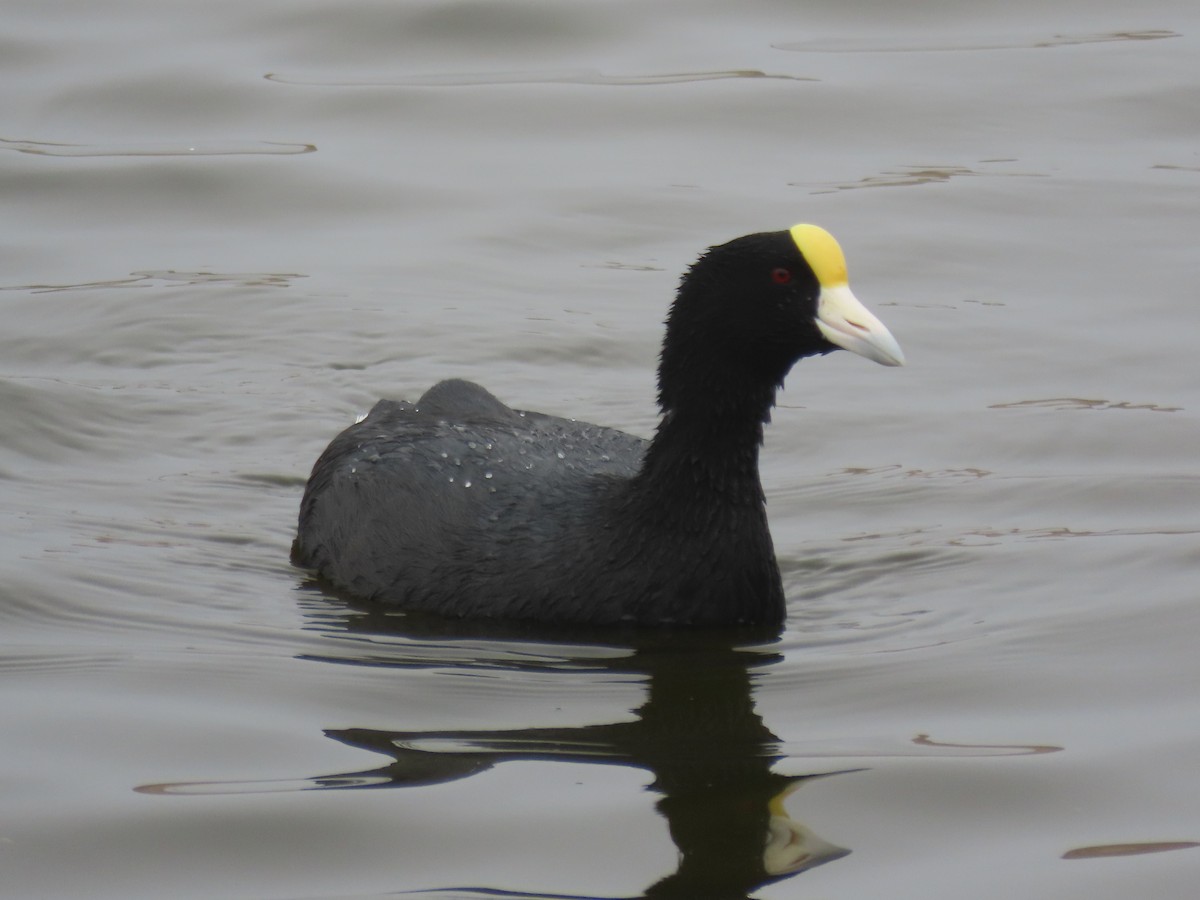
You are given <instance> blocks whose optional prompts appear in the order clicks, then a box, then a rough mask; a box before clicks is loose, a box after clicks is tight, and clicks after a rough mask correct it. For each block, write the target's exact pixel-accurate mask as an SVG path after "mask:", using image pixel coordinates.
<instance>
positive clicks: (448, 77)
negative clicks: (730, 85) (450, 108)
mask: <svg viewBox="0 0 1200 900" xmlns="http://www.w3.org/2000/svg"><path fill="white" fill-rule="evenodd" d="M263 77H264V78H265V79H266V80H267V81H275V82H278V83H280V84H291V85H299V86H304V87H479V86H483V85H489V86H490V85H501V84H581V85H592V86H596V85H600V86H608V85H621V86H625V85H655V84H690V83H692V82H695V81H718V80H722V79H727V78H771V79H779V80H783V81H820V79H819V78H807V77H804V76H800V75H783V74H779V73H769V72H762V71H759V70H758V69H729V70H726V71H714V72H667V73H662V74H657V75H605V74H604V73H603V72H597V71H594V70H592V69H570V70H565V71H562V70H560V71H553V70H552V71H545V72H537V71H533V72H519V71H518V72H461V73H455V72H447V73H435V74H427V75H390V76H377V77H375V76H364V77H362V78H334V79H323V78H312V79H310V78H305V77H303V76H292V75H282V74H280V73H278V72H268V73H267V74H266V75H264V76H263Z"/></svg>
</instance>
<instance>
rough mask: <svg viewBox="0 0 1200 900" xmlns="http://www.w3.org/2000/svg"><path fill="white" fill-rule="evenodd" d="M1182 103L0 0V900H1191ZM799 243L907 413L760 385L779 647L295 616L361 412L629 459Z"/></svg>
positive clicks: (964, 72)
mask: <svg viewBox="0 0 1200 900" xmlns="http://www.w3.org/2000/svg"><path fill="white" fill-rule="evenodd" d="M1198 52H1200V7H1197V6H1196V4H1195V3H1194V2H1192V0H1152V2H1149V3H1145V4H1138V5H1130V4H1128V3H1116V2H1086V0H1066V2H1062V3H1055V4H1046V3H1033V2H1029V0H1017V2H1016V3H1012V2H1004V3H1001V2H998V0H989V2H981V3H973V4H946V3H935V2H930V0H924V2H915V3H907V4H887V3H879V2H867V3H858V4H847V3H835V2H830V0H818V2H815V3H810V4H804V5H801V4H796V3H784V2H765V0H763V2H740V3H736V4H734V3H711V2H686V3H685V2H681V0H671V2H656V3H631V2H581V3H571V4H566V3H551V2H503V3H502V2H491V3H485V2H465V3H449V2H436V0H425V2H394V3H382V2H369V0H349V2H332V0H313V2H309V3H303V4H298V3H282V2H271V0H266V2H241V3H230V2H211V3H204V4H201V3H189V4H184V3H178V2H176V3H157V2H156V3H151V2H148V0H123V2H108V3H104V4H92V3H81V2H78V0H74V2H72V0H62V2H52V3H47V2H37V3H34V2H30V0H24V2H21V0H15V2H14V0H9V2H8V3H6V4H5V8H4V29H3V35H2V36H0V73H2V75H3V77H2V78H0V110H2V111H3V112H2V115H0V128H2V131H0V192H2V193H0V197H2V198H3V207H2V208H3V214H2V215H0V236H2V240H0V267H2V268H0V308H2V310H3V323H4V324H3V329H2V332H0V531H2V534H3V541H2V544H0V635H2V638H0V641H2V649H0V669H2V676H0V715H2V717H3V723H4V725H3V729H2V730H0V745H2V751H0V752H2V759H3V761H4V765H3V770H2V773H3V789H2V790H0V811H2V815H0V821H2V822H3V825H2V828H0V894H2V895H3V896H6V897H22V898H24V897H105V898H107V897H112V898H118V897H119V898H142V897H146V898H152V897H153V898H158V897H165V896H170V897H198V898H213V897H228V898H299V897H368V896H380V895H385V894H393V893H397V892H400V893H404V892H410V893H412V894H413V895H415V896H429V897H485V896H496V894H495V893H494V892H496V891H500V892H508V893H502V894H500V896H521V897H534V896H545V895H569V896H579V897H635V896H642V895H644V894H646V893H647V892H648V891H649V892H651V893H652V894H653V895H654V896H662V897H699V898H704V897H717V896H720V897H745V896H753V897H757V898H762V900H772V898H800V897H846V898H862V897H877V896H887V897H890V898H922V900H930V898H951V897H953V898H959V897H975V898H1012V897H1039V898H1089V900H1096V898H1099V900H1108V898H1113V900H1116V898H1122V900H1123V898H1128V897H1154V898H1191V897H1194V896H1196V887H1195V886H1196V883H1197V880H1198V879H1200V849H1197V847H1196V846H1195V844H1196V842H1197V841H1200V813H1198V812H1197V810H1200V787H1198V785H1200V782H1198V781H1197V779H1196V771H1197V766H1198V765H1200V710H1198V704H1197V683H1198V681H1200V654H1198V653H1197V652H1196V643H1197V638H1196V636H1197V628H1198V627H1200V612H1198V605H1197V600H1198V599H1200V570H1198V564H1200V467H1198V465H1197V448H1198V447H1200V414H1198V410H1200V383H1198V382H1200V379H1198V378H1197V376H1198V374H1200V372H1198V368H1197V353H1196V341H1197V335H1200V303H1198V302H1197V301H1198V299H1200V298H1198V297H1197V293H1196V284H1197V276H1196V271H1197V261H1198V259H1200V249H1198V244H1197V235H1200V66H1198V65H1197V59H1198V58H1200V57H1198ZM797 221H813V222H818V223H820V224H822V225H824V226H825V227H827V228H829V229H830V230H831V231H833V232H834V234H836V235H838V237H839V238H840V239H841V242H842V245H843V247H844V248H845V250H846V253H847V256H848V259H849V264H850V271H851V280H852V284H853V286H854V289H855V292H856V294H857V295H858V297H859V298H860V299H862V300H863V301H864V302H865V303H866V304H867V305H868V306H870V307H871V308H872V309H874V311H876V312H877V313H878V314H879V315H880V317H881V318H882V319H883V320H884V321H885V322H886V323H887V324H888V326H889V327H890V328H891V330H892V331H893V333H894V334H895V335H896V336H897V338H898V339H899V340H900V342H901V344H902V346H903V347H904V349H905V352H906V353H907V355H908V359H909V365H908V366H907V367H906V368H904V369H899V370H892V369H884V368H881V367H879V366H875V365H871V364H869V363H867V362H866V361H864V360H862V359H860V358H857V357H853V356H851V355H850V354H845V353H843V354H835V355H834V356H831V357H828V358H824V359H815V360H808V361H805V362H802V363H801V364H800V365H798V366H797V368H796V369H795V370H794V371H793V373H792V375H791V377H790V379H789V382H788V386H787V390H786V392H785V393H784V394H783V395H782V405H781V408H780V409H779V410H778V411H777V412H776V415H775V419H774V422H773V424H772V425H771V426H770V428H769V430H768V436H767V446H766V449H765V451H764V482H765V487H766V490H767V493H768V496H769V508H768V509H769V513H770V516H771V521H772V530H773V534H774V537H775V544H776V548H777V551H778V554H779V557H780V561H781V565H782V567H783V570H784V577H785V582H786V584H787V588H788V595H789V598H790V613H791V614H790V618H789V622H788V625H787V628H786V629H785V631H784V633H783V634H782V635H781V636H779V637H778V638H776V637H775V636H773V635H761V634H728V635H720V636H715V637H713V636H710V637H708V638H704V639H688V638H687V637H685V636H674V637H670V638H667V637H657V638H656V637H644V636H643V637H639V636H629V637H628V638H627V639H626V640H624V642H622V641H620V640H614V639H612V638H611V637H609V638H604V637H602V636H598V635H588V634H556V635H548V634H539V633H534V632H529V631H522V630H520V629H514V630H511V631H491V632H487V631H484V630H472V629H463V630H461V631H459V632H457V633H454V632H448V631H446V630H445V629H441V628H439V627H438V623H435V622H424V621H419V620H414V619H411V618H409V617H404V616H398V615H386V614H381V613H379V612H378V611H372V610H370V609H356V608H353V607H350V606H348V605H347V604H345V603H343V602H340V601H338V600H337V599H335V598H332V597H326V596H323V595H322V594H321V593H320V592H319V591H317V590H315V589H314V588H313V587H311V586H310V585H309V584H308V583H307V581H306V578H305V574H304V573H303V572H300V571H297V570H295V569H293V568H291V567H290V566H289V564H288V548H289V543H290V540H291V536H292V533H293V528H294V522H295V514H296V509H297V504H298V501H299V497H300V493H301V490H302V485H303V481H304V478H305V475H306V474H307V471H308V469H309V467H310V466H311V464H312V461H313V460H314V459H315V458H316V456H317V454H318V453H319V452H320V450H321V449H322V448H323V447H324V445H325V443H326V442H327V441H328V440H329V439H330V438H331V437H332V436H333V434H335V433H336V432H337V431H338V430H340V429H341V428H342V427H344V426H345V425H346V424H348V423H349V422H350V421H352V420H353V417H354V416H355V415H356V414H357V413H359V412H361V411H363V410H365V409H366V408H367V407H368V406H369V405H370V404H371V403H372V402H373V401H374V399H375V398H377V397H379V396H392V397H407V398H413V397H415V396H416V395H417V394H419V393H420V392H421V391H422V390H423V389H424V388H425V387H427V386H428V385H430V384H432V383H433V382H434V381H436V380H438V379H440V378H443V377H448V376H463V377H468V378H473V379H477V380H480V381H482V382H484V383H485V384H486V385H487V386H488V387H489V388H490V389H491V390H492V391H493V392H494V393H496V394H497V395H498V396H500V397H501V398H502V399H504V400H506V401H507V402H509V403H511V404H513V405H515V406H519V407H522V408H529V409H539V410H544V411H546V412H550V413H555V414H559V415H568V416H575V417H579V418H581V419H586V420H588V421H593V422H600V423H603V424H607V425H613V426H617V427H621V428H625V429H628V430H631V431H633V432H636V433H639V434H643V435H645V434H649V433H650V432H651V431H652V429H653V427H654V423H655V413H654V405H653V396H654V381H653V375H654V365H655V356H656V352H657V346H658V341H659V339H660V336H661V321H662V317H663V314H664V312H665V309H666V306H667V303H668V302H669V300H670V297H671V292H672V290H673V288H674V284H675V282H676V279H677V277H678V273H679V272H680V271H681V270H682V269H683V268H684V267H685V266H687V265H688V264H689V263H690V262H691V261H692V260H693V259H694V258H695V256H696V255H697V254H698V253H699V252H700V251H701V250H702V249H703V248H704V247H706V246H708V245H710V244H713V243H718V242H721V241H724V240H727V239H729V238H732V237H735V236H737V235H740V234H743V233H747V232H750V231H761V230H775V229H779V228H786V227H787V226H789V225H791V224H793V223H794V222H797ZM809 776H825V777H809ZM652 886H653V887H652ZM443 889H444V890H443ZM439 891H440V892H439ZM489 892H493V893H489Z"/></svg>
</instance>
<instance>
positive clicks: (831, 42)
mask: <svg viewBox="0 0 1200 900" xmlns="http://www.w3.org/2000/svg"><path fill="white" fill-rule="evenodd" d="M1180 36H1181V35H1180V34H1179V32H1177V31H1171V30H1169V29H1165V28H1150V29H1143V30H1140V31H1104V32H1097V33H1094V34H1052V35H1050V36H1048V37H1025V36H1015V35H1003V36H1002V35H993V36H989V37H974V38H972V37H945V38H933V39H921V40H914V39H910V38H842V39H839V38H832V39H828V40H818V41H798V42H795V43H787V44H772V45H771V46H772V47H774V48H775V49H776V50H794V51H797V52H800V53H930V52H935V53H941V52H948V51H955V50H958V51H963V50H969V51H978V50H1044V49H1048V48H1051V47H1074V46H1077V45H1079V44H1108V43H1114V42H1119V41H1120V42H1124V41H1157V40H1162V39H1164V38H1174V37H1180Z"/></svg>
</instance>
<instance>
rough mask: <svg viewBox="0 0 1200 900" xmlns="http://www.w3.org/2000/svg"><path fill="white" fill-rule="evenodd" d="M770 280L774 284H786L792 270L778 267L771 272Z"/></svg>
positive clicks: (790, 278)
mask: <svg viewBox="0 0 1200 900" xmlns="http://www.w3.org/2000/svg"><path fill="white" fill-rule="evenodd" d="M771 280H772V281H773V282H775V283H776V284H787V283H788V282H789V281H791V280H792V270H791V269H785V268H783V267H780V268H778V269H775V270H774V271H773V272H771Z"/></svg>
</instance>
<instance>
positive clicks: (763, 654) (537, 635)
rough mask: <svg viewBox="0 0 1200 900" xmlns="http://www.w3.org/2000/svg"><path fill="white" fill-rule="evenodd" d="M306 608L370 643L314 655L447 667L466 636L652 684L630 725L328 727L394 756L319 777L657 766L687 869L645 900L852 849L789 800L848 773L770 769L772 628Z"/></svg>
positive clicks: (722, 885) (364, 781)
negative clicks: (675, 628) (809, 785)
mask: <svg viewBox="0 0 1200 900" xmlns="http://www.w3.org/2000/svg"><path fill="white" fill-rule="evenodd" d="M309 614H310V623H311V625H312V626H313V627H316V628H318V629H319V630H321V631H323V632H324V633H326V634H329V635H331V636H333V635H336V636H339V637H343V638H346V637H349V638H352V639H365V640H354V642H353V643H350V642H342V641H339V642H338V643H339V645H340V646H339V652H338V653H337V654H336V655H335V654H331V655H328V656H322V657H314V658H320V659H322V660H323V661H326V662H338V663H345V664H357V665H364V664H365V665H381V666H397V667H427V666H434V665H436V666H438V667H446V666H447V665H452V664H453V662H452V660H455V659H461V656H460V655H459V654H458V653H457V652H455V653H452V654H451V655H450V656H449V657H448V656H447V654H446V653H445V652H444V651H445V650H446V649H450V648H453V647H454V645H455V644H456V643H457V642H462V641H468V642H471V645H472V646H475V647H479V648H485V649H484V650H483V653H484V654H485V655H486V653H487V652H488V651H489V650H491V651H492V652H497V653H499V654H501V655H502V657H503V660H504V662H503V664H504V665H505V666H509V667H511V666H514V665H515V666H517V667H519V666H520V665H521V663H519V662H518V663H515V664H514V662H513V660H514V659H519V658H521V656H522V655H523V654H525V653H528V658H538V659H541V660H543V662H541V663H538V665H540V666H542V667H543V668H544V667H545V666H546V663H545V662H544V660H546V658H547V654H548V655H549V656H551V657H553V659H554V664H555V666H556V667H566V668H572V667H576V668H581V669H582V668H586V669H589V670H594V671H597V672H598V673H599V674H600V675H602V676H604V678H605V680H609V679H608V676H609V675H621V676H626V675H630V676H634V677H638V676H640V677H642V678H644V679H645V684H646V689H647V698H646V701H645V703H643V704H642V705H641V706H640V707H638V708H637V709H636V710H634V712H635V713H636V715H637V718H636V720H634V721H629V722H617V723H612V724H595V725H585V726H581V727H575V728H526V729H512V730H499V731H497V730H490V731H485V730H481V731H474V730H455V731H436V732H429V731H427V732H409V731H382V730H377V729H365V728H350V729H342V730H331V731H327V732H326V734H327V735H328V736H329V737H332V738H334V739H336V740H339V741H342V742H343V743H346V744H349V745H352V746H355V747H361V748H363V749H366V750H371V751H374V752H376V753H381V754H384V755H386V756H389V757H391V759H392V761H391V762H390V763H389V764H388V765H386V766H381V767H379V768H377V769H372V770H369V771H362V772H352V773H345V774H339V775H329V776H325V777H320V778H316V779H313V780H312V782H311V783H312V786H314V787H323V788H326V789H366V788H379V787H405V786H415V785H428V784H435V783H439V782H445V781H451V780H454V779H459V778H465V777H468V776H471V775H474V774H476V773H478V772H482V771H484V770H486V769H489V768H490V767H492V766H494V765H497V764H498V763H502V762H506V761H511V760H543V761H554V760H560V761H563V762H573V763H586V764H610V765H621V766H634V767H639V768H642V769H645V770H647V771H649V772H650V773H651V774H652V775H653V779H654V780H653V782H652V784H651V786H650V789H651V790H653V791H655V792H656V793H658V794H660V795H661V799H659V801H658V803H657V808H658V810H659V811H660V812H661V814H662V815H663V817H664V818H665V819H666V822H667V827H668V829H669V830H670V834H671V838H672V840H673V841H674V842H675V844H676V846H677V847H678V848H679V863H678V868H677V869H676V871H675V872H673V873H671V874H669V875H667V876H666V877H664V878H662V879H661V880H659V881H658V882H656V883H655V884H653V885H651V886H649V887H648V888H646V890H645V892H644V894H643V896H645V897H648V898H660V897H662V898H673V897H681V898H682V897H686V898H689V900H694V898H711V900H724V898H731V900H733V898H745V897H747V896H748V895H749V893H750V892H751V891H754V890H755V889H756V888H758V887H761V886H762V885H764V884H767V883H769V882H772V881H776V880H779V879H781V878H785V877H790V876H793V875H796V874H798V873H800V872H803V871H805V870H807V869H811V868H813V867H814V866H818V865H821V864H822V863H826V862H830V861H832V860H836V859H839V858H841V857H843V856H845V855H846V854H847V853H849V852H850V851H848V850H846V849H843V848H841V847H837V846H835V845H833V844H831V843H829V842H827V841H825V840H823V839H822V838H820V837H818V836H817V835H816V834H815V833H814V832H813V831H812V830H810V829H809V828H808V827H807V826H805V825H803V824H801V823H800V822H797V821H795V820H793V819H792V818H791V817H790V816H789V815H788V812H787V810H786V809H785V807H784V799H785V798H786V797H788V796H789V795H791V794H793V793H794V792H795V791H796V790H797V789H798V788H800V787H801V786H802V785H803V784H804V783H805V782H806V781H808V780H810V779H812V778H816V777H824V776H828V775H832V774H839V773H834V772H829V771H818V772H814V773H812V774H807V775H800V776H792V775H781V774H778V773H776V772H773V771H772V765H773V764H774V763H775V762H777V761H778V760H779V759H781V758H783V755H782V754H781V753H780V752H779V751H778V750H777V749H776V745H777V743H778V741H777V738H776V737H775V735H774V734H772V733H771V731H770V730H769V729H768V728H767V727H766V725H765V724H764V723H763V721H762V719H761V718H760V717H759V715H758V713H757V712H756V711H755V708H754V701H753V698H752V696H751V694H752V691H751V680H752V675H751V671H752V669H755V668H759V667H762V666H764V665H769V664H771V663H772V662H775V661H777V659H778V656H777V655H776V654H774V653H772V652H771V651H770V649H769V643H770V642H771V641H772V640H774V639H775V637H776V634H775V633H774V632H773V631H772V632H762V631H742V632H730V631H728V630H722V631H720V632H719V633H717V632H713V633H685V634H679V633H667V632H663V631H651V632H646V631H641V632H638V631H628V632H625V631H622V632H612V631H609V632H596V631H595V630H592V631H587V632H582V631H568V630H563V629H555V630H554V631H547V630H545V629H544V628H541V627H538V628H536V629H535V628H531V627H526V626H520V625H513V624H511V623H508V624H504V625H496V626H492V627H490V628H486V629H485V628H483V627H481V626H480V625H479V624H478V623H470V624H465V623H456V622H447V621H445V620H440V619H432V618H423V617H413V616H406V615H399V614H394V613H388V612H386V611H382V610H379V609H377V608H355V607H354V606H351V605H349V604H338V605H334V603H333V601H328V600H322V601H320V602H319V603H317V602H315V601H314V602H313V603H312V604H311V605H310V606H309ZM547 642H549V643H547ZM355 648H359V649H360V650H361V652H356V650H355ZM437 648H442V650H443V652H441V653H439V652H438V650H437ZM547 648H548V649H547ZM598 649H602V650H603V652H597V651H598ZM342 650H344V651H346V652H340V651H342ZM573 651H574V652H575V655H573ZM472 662H473V663H475V664H478V663H479V660H478V659H476V660H473V661H472ZM484 662H485V664H486V660H485V661H484ZM467 664H472V663H471V662H468V663H467ZM455 892H456V893H459V894H460V895H466V896H470V895H475V896H497V895H500V896H510V897H535V896H536V897H545V896H546V895H543V894H536V895H535V894H526V893H522V892H520V891H519V890H517V891H513V890H508V891H500V892H497V891H496V890H495V889H494V888H493V889H476V890H470V889H467V888H465V887H457V888H455ZM422 893H424V892H422ZM429 893H430V894H431V895H432V894H436V893H438V892H436V891H431V892H429ZM443 896H444V894H443Z"/></svg>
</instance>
